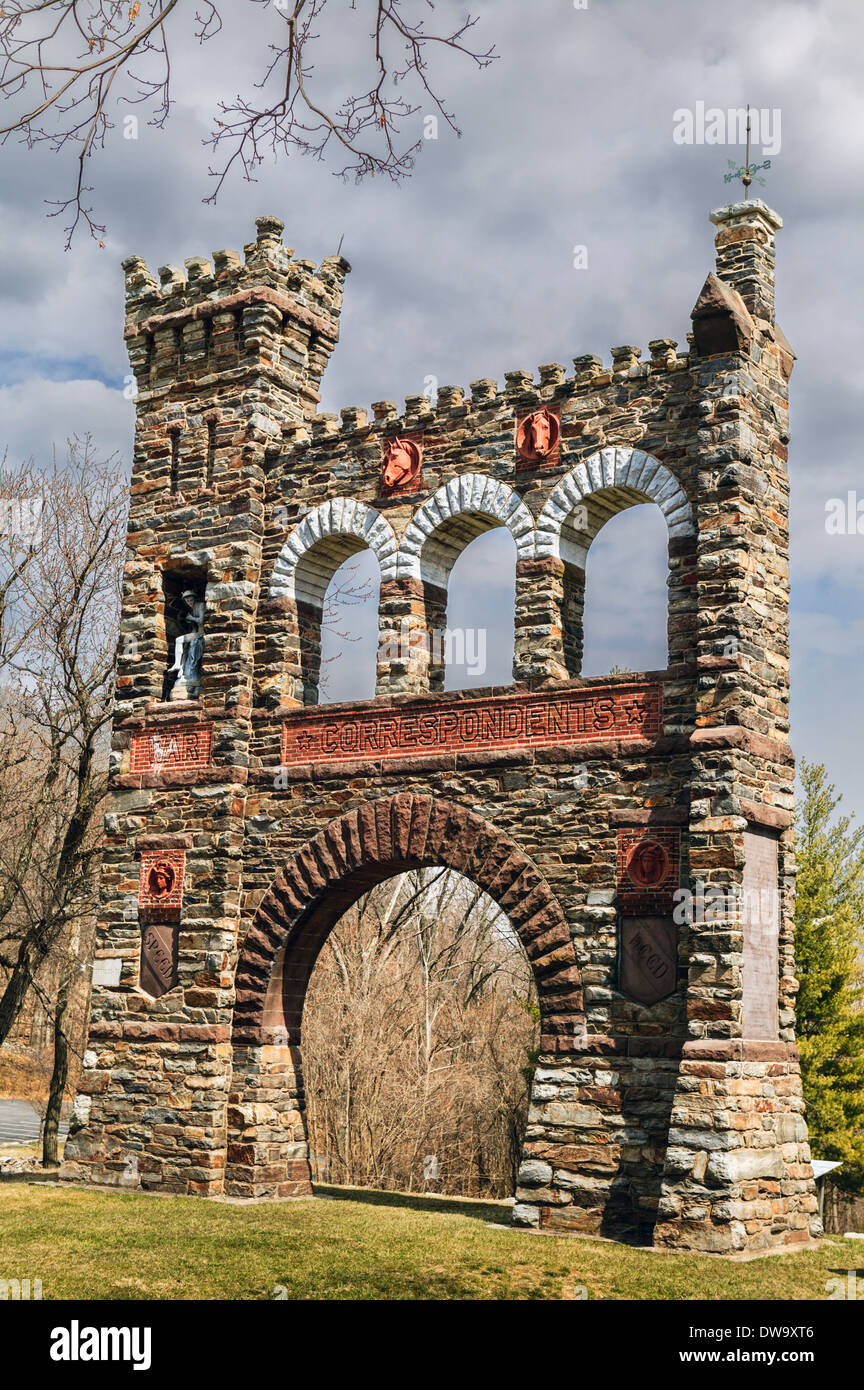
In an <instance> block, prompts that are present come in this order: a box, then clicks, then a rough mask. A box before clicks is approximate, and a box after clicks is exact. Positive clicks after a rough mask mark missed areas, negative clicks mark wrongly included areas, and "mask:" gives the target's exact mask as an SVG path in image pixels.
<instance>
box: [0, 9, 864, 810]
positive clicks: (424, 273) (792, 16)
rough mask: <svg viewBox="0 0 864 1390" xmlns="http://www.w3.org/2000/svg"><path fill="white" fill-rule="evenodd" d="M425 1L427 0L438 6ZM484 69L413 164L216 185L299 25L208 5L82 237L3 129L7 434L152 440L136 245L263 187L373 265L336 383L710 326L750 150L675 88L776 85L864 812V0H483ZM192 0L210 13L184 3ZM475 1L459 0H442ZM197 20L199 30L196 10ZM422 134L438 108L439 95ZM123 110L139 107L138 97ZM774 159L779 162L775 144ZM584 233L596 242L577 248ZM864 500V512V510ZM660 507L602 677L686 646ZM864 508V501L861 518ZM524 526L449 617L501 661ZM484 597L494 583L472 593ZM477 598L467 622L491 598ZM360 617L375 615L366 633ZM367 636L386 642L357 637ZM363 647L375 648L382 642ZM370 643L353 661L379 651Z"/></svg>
mask: <svg viewBox="0 0 864 1390" xmlns="http://www.w3.org/2000/svg"><path fill="white" fill-rule="evenodd" d="M405 3H406V6H408V8H409V9H410V8H414V9H416V11H417V12H420V11H425V6H423V5H421V4H420V3H419V0H418V3H417V4H416V5H413V6H412V4H411V0H405ZM470 8H471V12H472V13H474V14H476V15H477V16H478V25H477V28H476V30H475V34H476V41H477V46H478V47H486V46H488V45H489V44H492V43H494V45H495V48H496V50H497V52H498V53H499V54H500V58H499V61H497V62H496V63H495V64H493V65H492V66H491V67H489V68H487V69H486V70H485V71H483V72H478V71H477V70H476V69H475V68H473V66H472V65H471V64H470V63H469V62H468V61H467V60H465V59H457V58H455V57H453V56H451V55H449V54H445V55H444V56H443V58H442V59H440V60H439V61H438V63H437V66H436V67H434V68H433V69H432V78H433V82H436V81H437V83H438V84H439V86H440V87H441V89H442V90H443V92H444V94H445V96H446V99H447V103H448V105H449V106H450V107H451V108H452V109H453V110H454V111H455V113H456V116H457V119H458V122H459V125H460V126H461V129H462V132H463V133H462V138H461V139H456V138H455V137H454V136H453V135H451V134H450V133H449V132H448V131H447V130H446V128H445V127H444V126H443V125H442V126H441V128H440V130H439V138H438V139H437V140H426V141H424V144H423V148H422V150H421V154H420V158H419V159H418V163H417V168H416V170H415V172H414V174H413V176H412V177H411V178H410V180H408V181H407V182H405V183H402V184H400V185H398V186H394V185H391V184H390V183H388V182H385V181H383V180H372V181H369V182H367V183H366V184H363V185H360V186H357V185H355V184H353V183H344V182H342V181H341V180H340V179H339V178H336V177H334V176H333V171H332V166H331V165H327V164H326V163H325V164H316V163H313V162H311V161H309V160H303V159H300V158H294V159H292V160H291V161H289V162H288V163H283V164H282V165H281V166H278V167H276V166H272V167H271V166H270V165H266V166H265V167H264V168H263V169H261V170H260V171H259V176H258V181H257V183H255V184H252V185H250V184H248V183H245V182H243V181H242V180H240V179H239V178H237V179H235V180H233V181H231V182H229V184H228V185H227V186H226V188H225V189H224V191H223V193H222V196H221V197H220V199H219V202H218V204H217V205H216V206H215V207H212V206H209V205H207V204H205V203H204V202H203V201H202V199H203V197H205V196H206V195H207V193H208V191H209V189H208V179H207V163H208V158H209V156H208V155H207V153H205V152H203V151H202V149H201V144H200V141H201V138H202V136H204V135H206V133H207V132H208V130H209V129H210V121H211V117H212V115H213V113H214V110H215V107H216V104H217V102H218V100H219V98H220V96H222V97H224V96H231V95H233V94H234V93H235V92H236V91H237V90H247V91H248V89H249V87H250V84H251V82H253V81H254V80H256V78H257V77H258V76H260V72H261V67H262V62H263V58H264V53H265V46H266V44H267V43H268V42H270V41H271V39H272V38H273V37H274V36H276V35H277V33H278V26H279V24H280V23H281V22H282V21H281V20H280V17H279V14H278V12H277V11H276V10H275V9H274V8H273V7H272V6H268V5H266V4H264V5H262V4H260V3H257V4H256V3H251V0H230V5H229V4H228V3H226V4H225V5H223V9H224V10H226V11H228V10H229V9H230V16H229V24H228V25H227V26H226V31H225V33H224V35H223V37H221V38H220V39H218V40H217V41H215V42H213V43H211V44H210V45H208V46H206V47H205V48H203V49H201V48H199V47H198V46H197V45H196V44H195V42H194V38H193V37H192V27H191V12H193V11H194V9H195V6H194V5H193V4H192V3H191V0H189V3H188V4H186V3H184V4H183V5H181V6H180V7H178V12H177V13H178V14H179V15H180V20H179V24H178V32H177V35H176V46H175V49H174V53H173V72H174V97H175V107H174V111H173V114H172V118H171V121H170V123H169V125H168V127H167V128H166V130H165V131H162V132H160V131H156V130H153V129H151V128H149V127H148V126H147V125H146V124H142V126H141V128H140V132H139V138H138V139H137V140H124V139H123V138H122V128H121V127H120V125H119V124H118V128H117V129H116V130H115V132H114V133H113V134H111V135H109V137H108V140H107V144H106V149H105V150H104V152H103V153H102V154H100V155H99V156H98V158H97V159H95V160H94V161H93V163H92V170H91V174H90V180H91V181H92V182H93V183H94V184H95V193H94V201H95V207H96V212H97V214H99V215H100V220H103V221H105V222H106V223H107V228H108V230H107V232H106V234H105V238H104V239H105V243H106V244H105V246H104V248H102V249H100V248H99V247H98V246H97V245H95V244H94V243H93V242H92V241H90V240H88V239H87V236H86V234H83V235H81V236H80V237H78V238H77V239H76V241H75V243H74V245H73V249H72V250H71V251H69V252H64V250H63V237H62V228H61V225H60V224H59V223H58V221H57V220H53V221H52V220H49V219H47V218H46V216H45V211H46V208H45V200H46V199H52V198H56V197H58V196H59V195H60V194H61V193H62V192H63V191H64V189H65V188H66V187H67V186H68V184H69V181H70V179H71V178H72V169H71V167H70V165H69V163H68V162H65V163H64V162H63V160H62V158H60V157H57V156H53V157H52V156H51V155H50V154H48V153H47V152H46V151H44V150H34V151H27V150H26V149H24V148H22V147H16V146H14V145H9V144H7V145H6V147H5V148H4V149H3V150H2V152H0V161H2V162H0V168H2V181H0V242H2V248H0V447H2V446H3V445H5V446H6V447H7V448H8V453H9V456H10V459H11V460H15V459H19V458H23V457H27V456H31V455H33V456H35V457H37V458H41V459H44V458H47V457H49V456H50V454H51V451H52V449H53V448H54V446H55V445H56V446H58V447H62V444H63V440H64V438H65V437H66V436H67V435H69V434H70V433H73V432H81V431H84V430H90V431H92V432H93V433H94V435H95V436H96V437H97V439H98V440H99V441H100V443H101V444H102V446H103V448H104V449H105V451H106V452H110V451H112V450H115V449H116V450H118V451H119V452H120V454H121V455H123V456H124V457H125V458H127V459H128V456H129V452H130V442H131V429H132V407H131V404H130V403H129V402H128V401H126V400H125V399H124V397H123V393H122V386H123V379H124V374H125V373H126V372H127V370H128V364H127V362H126V360H125V356H124V351H123V346H122V339H121V331H122V313H123V302H122V275H121V272H120V267H119V262H120V260H121V259H122V258H123V257H124V256H127V255H129V254H130V253H131V252H137V253H139V254H141V255H143V256H144V257H145V258H146V260H147V261H148V263H149V265H150V266H151V267H153V268H155V267H158V266H159V265H161V264H163V263H165V262H174V263H177V264H182V261H183V259H184V258H185V257H187V256H190V255H193V254H202V253H203V254H207V253H209V252H210V251H212V250H213V249H215V248H220V247H234V248H236V249H238V250H239V249H241V248H242V245H243V243H244V242H245V241H248V240H250V239H251V238H252V236H253V235H254V226H253V221H254V218H255V216H257V215H258V214H260V213H262V212H272V213H275V214H277V215H278V216H280V217H281V218H282V219H283V220H284V221H285V224H286V231H285V239H286V242H287V244H289V245H291V246H293V247H294V248H295V250H296V252H297V254H298V255H299V256H304V257H312V258H315V259H320V258H321V257H322V256H323V255H325V254H328V253H332V252H333V251H335V249H336V246H337V244H338V242H339V239H340V237H342V236H343V235H344V243H343V254H344V255H345V256H346V257H347V258H348V259H349V260H350V261H351V263H352V266H353V271H352V274H351V276H350V277H349V281H348V287H347V294H346V301H345V309H344V313H343V319H342V340H341V343H340V345H339V348H338V350H337V353H336V355H335V357H334V359H333V361H332V363H331V366H330V369H329V372H328V375H327V377H326V378H325V381H324V388H323V389H324V401H323V408H324V409H329V410H338V409H339V408H340V407H341V406H343V405H363V406H366V407H368V405H369V403H370V402H371V401H373V400H378V399H381V398H388V399H392V400H395V401H397V402H400V403H401V401H402V399H403V398H404V396H406V395H409V394H413V393H416V392H419V391H422V390H423V389H424V385H425V384H426V383H427V378H429V377H433V378H436V379H437V380H438V382H440V383H441V384H449V383H454V384H459V385H463V386H466V387H467V385H468V382H469V381H471V380H473V379H475V378H477V377H481V376H491V377H496V378H497V379H498V380H499V381H503V375H504V372H505V371H509V370H513V369H516V368H519V369H525V370H532V369H536V367H537V366H538V365H539V364H540V363H541V362H550V361H559V362H562V363H564V364H565V365H567V366H568V367H569V365H570V363H571V361H572V358H573V357H574V356H577V355H579V354H582V353H586V352H592V353H597V354H599V355H601V356H602V357H604V359H605V360H607V361H608V360H610V358H609V349H610V347H611V346H613V345H616V344H619V343H634V344H640V345H642V346H643V349H644V351H645V352H646V353H647V343H648V340H649V339H650V338H655V337H673V338H677V339H678V340H679V341H680V342H682V343H683V342H684V341H685V334H686V332H687V330H688V328H689V311H690V309H691V307H692V305H693V303H694V301H695V298H696V295H697V294H698V291H699V289H700V287H701V285H702V282H703V280H704V278H705V275H706V273H707V271H708V270H709V269H711V268H712V266H713V228H712V227H711V225H710V223H709V221H708V214H709V212H710V210H711V209H712V208H714V207H717V206H718V205H720V204H722V203H724V202H727V201H730V200H731V197H730V189H729V186H728V185H725V184H724V182H723V175H724V174H725V172H726V169H727V159H728V158H729V155H730V153H732V154H736V153H737V151H735V150H733V151H731V152H730V150H728V149H727V148H726V147H723V146H711V145H698V144H693V145H689V146H687V145H680V144H677V143H676V142H675V141H674V140H673V129H674V119H673V113H674V112H675V111H676V110H677V109H679V108H685V107H686V108H691V109H692V108H695V107H696V104H697V103H698V102H704V103H705V104H706V106H708V107H720V108H723V109H724V110H725V109H727V108H729V107H737V106H741V105H743V104H744V103H745V102H747V101H749V102H750V103H751V105H752V106H754V107H760V108H768V109H771V110H772V111H773V110H779V112H780V113H781V147H780V151H779V153H778V154H777V155H776V156H775V157H774V158H773V159H772V168H771V170H770V172H769V173H768V175H767V180H768V181H767V184H766V187H765V188H764V189H761V188H756V189H754V192H756V193H758V194H759V195H760V196H762V197H764V198H765V199H766V201H768V202H769V203H770V204H771V206H772V207H774V208H776V209H777V211H778V212H779V213H780V214H781V215H782V217H783V219H784V222H785V227H784V229H783V231H782V232H780V233H779V236H778V251H777V304H778V318H779V321H780V322H781V324H782V326H783V329H784V331H785V333H786V335H787V337H788V338H789V340H790V342H791V343H792V345H793V347H794V349H795V351H796V352H797V354H798V362H797V365H796V369H795V372H794V375H793V378H792V383H791V394H792V425H793V442H792V453H791V468H792V480H793V528H792V536H793V540H792V575H793V679H792V689H793V740H794V746H795V749H796V751H797V753H798V754H799V755H800V754H803V755H805V756H807V757H808V758H811V759H816V760H818V761H824V762H825V763H826V764H827V766H828V770H829V774H830V776H831V778H832V780H833V781H834V782H835V783H836V784H837V786H838V787H839V788H840V789H841V790H842V791H843V792H844V794H845V797H846V803H847V805H848V807H849V809H855V810H856V811H857V812H858V813H859V815H860V814H864V741H862V739H861V738H860V736H859V718H860V710H861V704H862V701H861V696H860V686H861V684H862V648H864V535H862V536H858V535H855V534H852V535H832V534H828V533H827V532H826V527H825V515H826V502H827V501H828V500H829V499H830V498H833V497H845V496H846V494H847V492H849V491H852V492H855V491H856V489H858V490H860V495H861V497H862V498H864V479H862V476H861V474H862V470H861V466H860V451H859V444H858V440H857V437H856V427H855V415H854V409H855V404H854V403H855V401H856V399H860V395H861V386H862V374H864V358H862V355H861V353H860V350H859V349H858V347H857V346H856V343H857V338H856V334H857V333H858V331H859V328H858V325H859V322H860V317H861V315H860V297H861V295H860V288H859V281H860V274H859V270H858V263H859V259H860V246H861V223H862V204H864V190H862V183H861V174H860V170H861V153H860V145H861V132H862V130H864V88H862V83H861V80H860V54H861V51H862V47H864V10H862V7H861V5H860V0H798V3H793V2H792V0H761V3H760V4H759V5H758V6H754V5H753V4H752V0H724V3H723V4H722V5H708V4H694V3H693V0H654V3H652V4H647V3H646V0H587V4H585V5H584V6H581V5H580V6H579V7H578V8H577V6H576V5H574V3H573V2H572V0H534V3H532V4H531V5H526V4H525V3H524V0H496V3H495V4H492V3H490V0H475V2H474V3H473V4H472V5H471V6H470ZM184 10H188V11H189V12H190V14H189V15H188V16H185V15H183V13H182V12H183V11H184ZM368 10H369V3H368V0H357V7H356V9H355V10H353V11H352V9H351V7H350V5H349V4H348V3H347V0H331V4H330V5H329V6H328V7H327V9H326V11H325V13H324V15H323V16H322V18H321V20H320V22H319V30H320V33H321V35H322V37H321V40H320V42H319V46H318V57H317V72H318V74H319V80H320V82H321V84H322V88H323V90H324V91H328V90H330V91H332V92H340V91H342V92H343V93H344V91H345V90H348V87H353V86H356V85H357V84H356V83H355V82H351V81H348V86H346V79H350V77H351V74H352V72H357V71H359V70H361V69H363V68H364V65H365V64H366V63H367V61H368V57H367V55H368V51H369V50H368V42H367V40H366V39H365V38H364V34H365V32H366V29H367V28H368V20H367V18H366V13H367V12H368ZM461 11H462V7H461V6H457V5H453V4H451V3H449V0H439V3H438V5H437V12H438V13H439V14H441V16H442V21H443V19H446V18H447V17H449V16H458V15H459V14H460V13H461ZM184 26H188V27H185V28H184ZM420 106H421V109H420V111H419V112H418V114H417V116H416V117H414V118H413V119H414V120H415V121H416V124H417V131H418V134H419V133H421V132H422V129H423V116H424V114H426V113H427V112H428V111H430V110H431V108H430V106H429V103H428V101H424V100H423V98H422V96H421V98H420ZM122 114H123V111H122V110H121V112H120V115H121V116H122ZM757 157H761V156H760V155H759V153H757ZM575 246H584V247H585V248H587V260H588V264H587V267H586V268H584V269H579V270H577V269H575V268H574V265H573V259H574V257H573V250H574V247H575ZM862 510H864V508H862ZM650 513H651V509H639V510H637V511H634V512H633V513H630V514H628V515H627V516H624V517H620V518H618V519H617V520H616V521H614V522H613V523H610V526H609V527H608V528H607V531H606V532H604V533H603V534H602V535H601V537H600V538H598V541H597V542H596V543H595V547H594V550H593V551H592V559H591V566H590V570H589V609H588V624H589V631H588V648H589V651H588V655H587V658H586V673H588V674H593V673H595V672H601V671H603V670H604V669H608V668H609V666H610V665H611V664H612V663H613V662H616V663H618V664H621V665H625V666H629V667H632V668H633V669H640V668H641V669H644V668H645V667H646V666H653V665H658V664H661V662H662V652H660V651H658V647H659V646H661V645H662V626H663V620H662V602H663V581H664V576H663V566H662V551H663V536H662V529H661V530H658V527H657V524H656V519H655V518H652V516H651V514H650ZM862 525H864V521H862ZM508 545H509V538H508V537H506V536H503V535H502V534H500V533H493V534H490V535H488V536H486V537H483V538H481V539H480V540H479V541H478V542H475V545H474V546H473V547H472V548H471V550H470V551H469V552H467V553H466V554H465V555H464V556H463V558H462V561H461V562H460V565H459V570H458V573H457V574H456V575H455V576H454V590H453V595H452V601H451V612H450V621H451V623H453V624H454V625H455V624H457V623H459V622H473V623H474V624H476V625H483V624H486V625H488V627H489V638H488V644H489V646H488V653H487V671H486V674H485V675H484V676H483V683H486V682H488V681H489V680H490V679H495V678H500V677H501V675H502V674H503V667H504V666H506V658H507V634H506V631H504V630H502V623H501V611H502V607H503V605H502V595H503V594H504V593H505V592H506V588H507V584H508V583H509V582H511V581H512V564H513V558H512V555H511V554H510V552H509V550H508ZM469 596H470V598H471V606H470V608H469V605H468V598H469ZM469 612H470V617H469ZM358 630H361V631H362V623H361V625H360V629H358ZM357 650H358V651H359V648H358V649H357ZM356 654H357V653H356V652H355V657H356ZM358 664H359V663H358V660H356V659H354V660H352V661H351V662H349V663H334V665H333V667H332V668H331V669H332V670H333V672H334V685H335V686H336V688H338V680H341V676H340V677H339V678H338V680H337V676H336V674H335V673H336V668H337V667H339V666H344V667H346V669H347V667H348V666H350V667H352V668H357V666H358Z"/></svg>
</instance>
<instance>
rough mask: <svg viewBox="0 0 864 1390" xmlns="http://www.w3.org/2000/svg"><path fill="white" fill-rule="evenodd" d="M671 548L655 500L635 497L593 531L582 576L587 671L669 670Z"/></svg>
mask: <svg viewBox="0 0 864 1390" xmlns="http://www.w3.org/2000/svg"><path fill="white" fill-rule="evenodd" d="M591 501H592V502H593V501H594V499H593V498H592V499H591ZM667 550H668V533H667V528H666V522H665V519H664V517H663V513H662V512H661V511H660V509H659V508H658V507H656V506H654V505H653V504H652V503H648V504H647V505H646V504H643V503H640V502H637V503H630V504H629V505H628V506H627V507H626V508H625V509H623V510H619V511H617V512H615V513H614V514H612V515H608V516H606V517H605V518H604V519H603V520H602V521H601V523H600V526H599V529H598V530H597V531H596V532H593V533H592V534H591V539H590V542H589V548H588V550H587V557H586V564H585V568H584V571H583V576H582V580H581V588H582V590H583V593H584V600H583V604H584V607H583V612H582V642H583V650H582V658H581V671H580V674H581V675H583V676H601V675H606V674H607V673H609V672H622V671H661V670H665V668H666V666H667V665H668V659H669V646H668V635H667V634H668V606H669V605H668V589H667V577H668V569H669V562H668V554H667Z"/></svg>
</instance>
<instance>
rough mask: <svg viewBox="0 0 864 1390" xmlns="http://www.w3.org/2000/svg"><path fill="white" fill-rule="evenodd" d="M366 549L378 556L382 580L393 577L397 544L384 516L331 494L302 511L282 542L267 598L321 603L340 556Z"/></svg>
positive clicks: (345, 557)
mask: <svg viewBox="0 0 864 1390" xmlns="http://www.w3.org/2000/svg"><path fill="white" fill-rule="evenodd" d="M322 542H324V544H323V545H322ZM316 547H318V548H319V549H317V550H316ZM367 548H368V549H369V550H371V551H372V552H373V554H374V555H375V556H376V558H377V560H378V565H379V567H380V570H381V582H382V584H383V583H385V582H386V581H388V580H392V579H394V578H395V577H396V548H397V543H396V536H395V533H394V531H393V527H392V526H391V525H390V523H389V521H387V520H386V519H385V518H384V517H383V516H382V515H381V513H380V512H377V511H376V510H375V508H374V507H369V506H367V504H366V503H365V502H360V501H357V500H355V499H354V498H352V497H331V498H330V499H329V501H327V502H322V503H321V505H320V507H315V508H314V510H313V511H311V512H307V514H306V515H305V516H304V517H303V519H302V521H300V522H299V523H298V524H297V525H296V526H295V527H294V530H293V531H292V532H291V534H290V535H289V536H288V538H287V540H286V541H285V544H284V545H283V547H282V549H281V551H280V553H279V558H278V559H277V561H276V564H275V565H274V566H273V577H272V579H271V581H270V597H271V599H278V598H290V599H297V600H299V601H302V602H307V603H317V604H321V603H323V602H324V595H325V594H326V592H327V585H328V584H329V582H330V580H331V578H332V577H333V574H334V572H335V570H336V569H338V567H339V565H340V564H341V563H342V561H343V560H346V559H347V558H348V556H349V555H354V554H356V552H357V551H358V550H365V549H367Z"/></svg>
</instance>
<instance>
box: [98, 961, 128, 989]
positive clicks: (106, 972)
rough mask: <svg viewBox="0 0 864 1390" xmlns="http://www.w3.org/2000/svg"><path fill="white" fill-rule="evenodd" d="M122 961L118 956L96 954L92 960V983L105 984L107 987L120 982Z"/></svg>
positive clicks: (110, 987)
mask: <svg viewBox="0 0 864 1390" xmlns="http://www.w3.org/2000/svg"><path fill="white" fill-rule="evenodd" d="M122 969H123V961H122V959H121V957H120V956H97V957H96V959H95V960H94V962H93V983H94V985H107V986H108V988H109V989H113V988H115V987H116V986H117V985H119V983H120V973H121V971H122Z"/></svg>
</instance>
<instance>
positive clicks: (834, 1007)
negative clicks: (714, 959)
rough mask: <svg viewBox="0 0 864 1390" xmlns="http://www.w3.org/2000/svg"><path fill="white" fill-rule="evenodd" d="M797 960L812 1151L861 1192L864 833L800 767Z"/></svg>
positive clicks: (824, 784) (813, 773)
mask: <svg viewBox="0 0 864 1390" xmlns="http://www.w3.org/2000/svg"><path fill="white" fill-rule="evenodd" d="M800 777H801V785H802V789H803V796H802V797H801V798H800V799H799V802H798V814H797V820H796V831H797V856H798V880H797V889H796V908H795V958H796V965H797V971H798V978H799V980H800V982H801V988H800V991H799V994H798V1002H797V1013H798V1045H799V1047H800V1050H801V1071H802V1076H803V1082H804V1098H805V1100H806V1103H807V1123H808V1125H809V1128H810V1145H811V1149H812V1151H813V1153H814V1154H815V1155H816V1157H818V1158H824V1159H834V1160H839V1161H842V1163H843V1167H842V1169H840V1170H839V1172H838V1173H837V1175H836V1180H837V1182H838V1184H839V1185H840V1186H843V1187H847V1188H852V1189H854V1190H858V1191H861V1190H864V1007H862V950H864V827H859V828H853V826H852V819H853V818H852V817H851V816H835V811H836V809H837V806H838V805H839V803H840V801H841V799H842V798H841V796H840V795H839V793H837V792H835V789H834V787H833V786H832V785H831V783H829V782H828V780H827V777H826V773H825V768H824V766H823V765H822V764H821V763H808V762H807V761H806V760H802V762H801V765H800Z"/></svg>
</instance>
